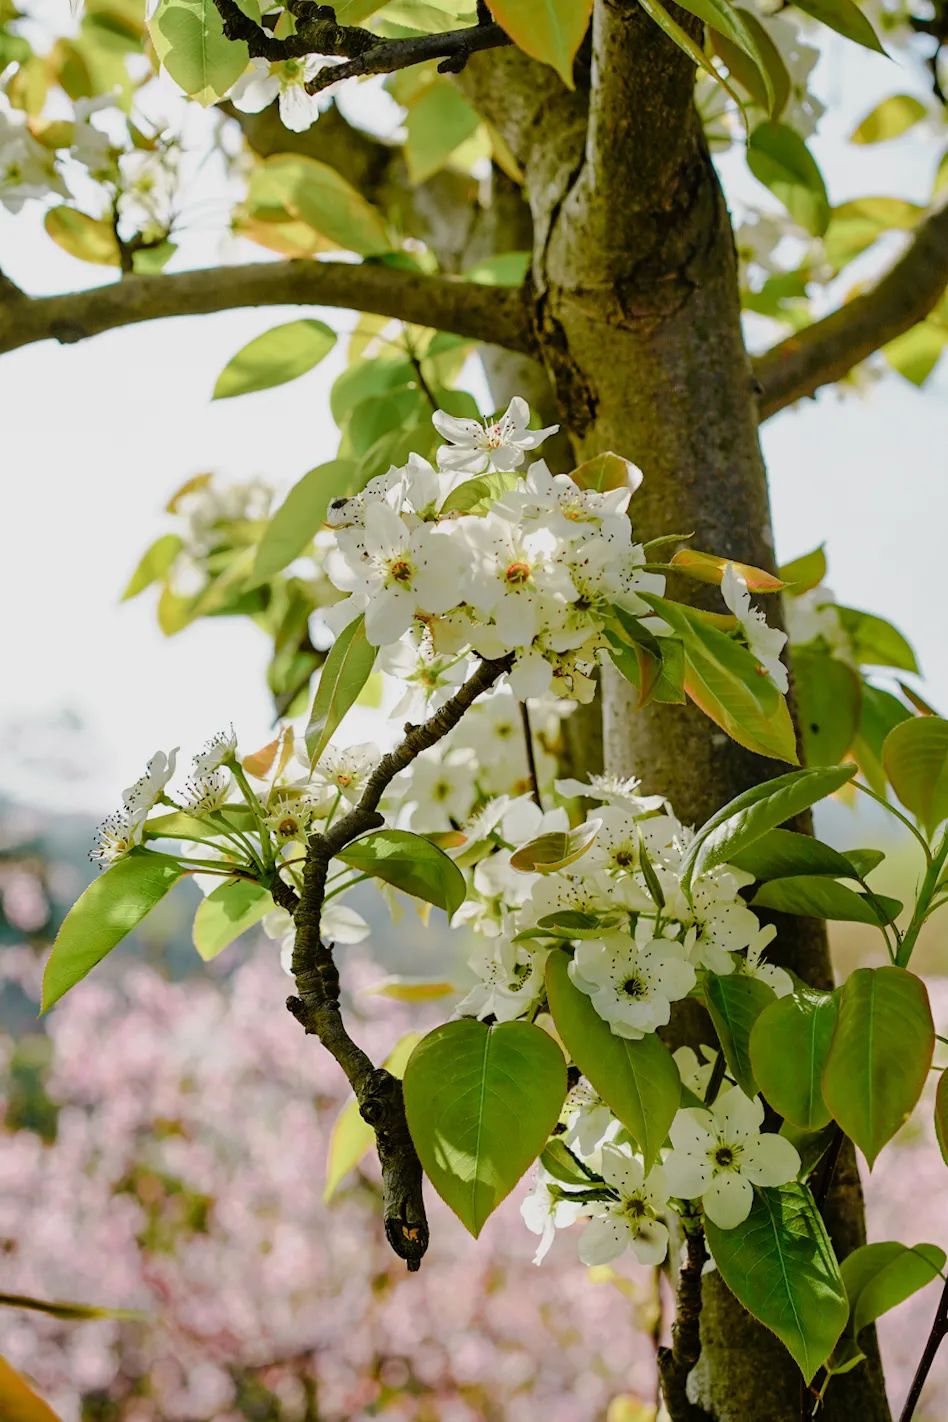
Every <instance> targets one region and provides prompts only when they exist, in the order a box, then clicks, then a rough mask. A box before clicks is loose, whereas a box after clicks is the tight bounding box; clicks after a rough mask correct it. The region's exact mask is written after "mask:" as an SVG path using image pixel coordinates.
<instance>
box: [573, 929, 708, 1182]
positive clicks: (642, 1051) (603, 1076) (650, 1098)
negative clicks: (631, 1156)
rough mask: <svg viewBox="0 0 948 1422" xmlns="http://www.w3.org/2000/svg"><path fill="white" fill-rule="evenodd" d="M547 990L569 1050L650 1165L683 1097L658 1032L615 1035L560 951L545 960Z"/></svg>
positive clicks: (672, 1064)
mask: <svg viewBox="0 0 948 1422" xmlns="http://www.w3.org/2000/svg"><path fill="white" fill-rule="evenodd" d="M546 990H547V996H548V998H549V1003H550V1012H551V1013H552V1016H553V1021H554V1022H555V1024H556V1030H557V1032H558V1033H559V1035H560V1037H561V1038H562V1040H563V1042H564V1044H565V1046H566V1049H567V1051H568V1052H569V1054H570V1056H571V1057H572V1059H573V1061H574V1062H575V1063H576V1065H577V1066H578V1067H579V1069H580V1071H581V1072H582V1073H583V1075H584V1076H585V1077H586V1078H587V1079H588V1081H589V1082H590V1083H591V1085H592V1087H593V1089H594V1090H595V1091H596V1092H598V1094H599V1095H600V1096H601V1097H602V1099H603V1101H605V1103H606V1105H607V1106H608V1107H609V1108H610V1110H611V1111H612V1112H613V1113H614V1114H615V1116H616V1117H617V1118H618V1120H620V1121H621V1122H622V1124H623V1126H625V1128H626V1130H627V1131H628V1132H629V1134H630V1135H631V1136H632V1138H633V1140H634V1141H635V1142H636V1144H637V1145H638V1146H639V1149H640V1150H641V1151H642V1154H643V1156H644V1158H645V1163H646V1169H648V1167H649V1166H650V1165H652V1164H653V1163H654V1161H655V1160H656V1159H657V1157H658V1152H659V1150H660V1149H661V1147H662V1146H663V1145H664V1143H665V1141H666V1139H667V1136H668V1129H669V1127H670V1126H671V1123H672V1120H673V1119H674V1116H675V1112H676V1111H677V1110H678V1105H679V1102H680V1100H681V1078H680V1077H679V1075H678V1068H677V1066H676V1065H675V1062H674V1060H673V1059H672V1056H671V1053H670V1052H669V1051H668V1048H667V1047H666V1046H665V1044H664V1043H663V1042H662V1041H661V1039H660V1038H659V1037H658V1036H657V1035H656V1034H654V1033H651V1034H649V1036H647V1037H643V1038H641V1040H640V1041H630V1040H628V1039H627V1038H624V1037H616V1036H614V1035H613V1033H612V1032H611V1031H610V1029H609V1027H608V1025H607V1024H606V1023H605V1022H604V1021H603V1019H602V1018H601V1017H600V1016H599V1014H598V1012H597V1011H596V1009H595V1008H594V1007H593V1005H592V1001H591V1000H590V998H589V997H588V996H587V994H586V993H584V992H580V990H579V988H577V987H575V986H574V984H573V983H572V982H571V980H570V976H569V959H568V957H567V955H566V954H565V953H563V952H561V951H559V950H556V951H554V952H553V953H551V954H550V956H549V958H548V959H547V964H546Z"/></svg>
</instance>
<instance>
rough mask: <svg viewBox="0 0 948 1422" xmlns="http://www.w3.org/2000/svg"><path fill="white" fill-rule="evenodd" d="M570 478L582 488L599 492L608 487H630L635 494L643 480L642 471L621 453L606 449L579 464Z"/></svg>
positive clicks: (602, 492)
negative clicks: (602, 452)
mask: <svg viewBox="0 0 948 1422" xmlns="http://www.w3.org/2000/svg"><path fill="white" fill-rule="evenodd" d="M570 478H571V479H572V481H573V483H574V484H578V485H579V487H580V488H581V489H592V490H594V491H595V492H596V493H597V494H604V493H605V492H606V491H607V490H608V489H630V490H631V491H632V493H633V494H634V493H635V491H636V489H637V488H638V487H639V485H640V484H641V482H642V471H641V469H639V467H638V466H637V465H635V464H633V463H631V461H630V460H628V459H623V457H622V455H621V454H613V453H612V451H611V450H606V452H605V453H604V454H596V455H594V456H593V457H592V459H587V460H586V461H585V462H584V463H583V464H580V465H578V466H577V468H575V469H574V470H573V472H572V474H571V475H570Z"/></svg>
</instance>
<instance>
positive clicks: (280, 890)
mask: <svg viewBox="0 0 948 1422" xmlns="http://www.w3.org/2000/svg"><path fill="white" fill-rule="evenodd" d="M510 665H511V658H510V657H505V658H503V659H502V660H499V661H482V662H481V664H480V666H479V667H478V668H477V670H476V671H475V672H474V673H473V675H472V676H470V677H469V678H468V680H467V681H466V682H465V683H464V685H463V686H461V687H460V688H459V689H458V691H456V692H455V694H454V696H452V697H451V699H450V700H449V701H446V702H445V704H444V705H443V706H442V707H441V708H440V710H439V711H436V712H435V714H434V715H433V716H432V717H431V718H430V719H429V720H427V721H425V722H424V724H423V725H421V726H407V727H406V734H405V739H404V740H403V741H402V742H401V744H400V745H398V746H396V748H395V749H394V750H393V751H390V752H389V753H388V754H387V755H384V756H383V757H382V759H381V760H380V761H379V763H378V765H377V766H376V768H375V770H374V771H373V772H372V775H371V776H370V777H369V779H368V781H367V782H366V786H365V789H364V791H363V792H362V798H361V799H360V800H359V803H358V804H357V805H355V806H354V807H353V809H351V810H350V811H349V813H348V814H347V815H344V816H343V818H342V819H341V820H339V821H338V822H337V823H336V824H334V825H333V826H332V827H331V829H329V830H328V831H327V832H326V833H325V834H315V835H313V836H312V837H311V838H310V840H309V844H308V846H307V853H306V867H305V869H304V870H303V891H302V894H301V895H300V898H299V902H298V903H297V904H296V905H295V923H296V939H295V942H294V945H293V959H292V964H291V967H292V972H293V976H294V978H295V979H296V988H297V992H298V994H299V995H298V996H296V997H290V998H288V999H287V1003H286V1005H287V1007H288V1009H289V1010H290V1012H291V1013H292V1014H293V1016H294V1017H295V1018H296V1020H297V1021H298V1022H299V1023H300V1024H301V1025H302V1027H303V1028H304V1030H305V1031H306V1032H308V1033H311V1034H313V1035H314V1036H317V1037H318V1038H319V1040H320V1042H321V1043H322V1044H323V1046H324V1047H325V1048H326V1050H327V1051H328V1052H329V1053H330V1055H331V1056H333V1057H335V1059H336V1061H337V1062H338V1063H339V1065H340V1066H341V1067H342V1069H343V1071H344V1072H345V1074H346V1077H347V1078H348V1081H349V1084H350V1086H351V1087H352V1090H353V1092H354V1093H355V1098H356V1101H357V1102H358V1105H359V1112H360V1114H361V1115H362V1117H363V1119H364V1120H365V1121H367V1122H368V1124H369V1125H370V1126H371V1127H372V1129H373V1130H374V1131H375V1139H376V1146H377V1149H378V1155H379V1162H380V1164H381V1167H382V1196H383V1205H382V1208H383V1213H384V1219H385V1233H386V1236H387V1238H388V1241H389V1243H390V1244H391V1246H392V1248H393V1249H394V1251H395V1253H396V1254H397V1255H398V1256H399V1258H401V1259H404V1260H405V1261H406V1263H407V1265H408V1268H409V1270H411V1271H414V1270H416V1269H418V1268H419V1266H420V1264H421V1260H422V1258H423V1256H424V1254H425V1251H426V1249H427V1248H428V1222H427V1218H426V1215H425V1204H424V1196H423V1192H422V1179H423V1177H422V1170H421V1162H420V1161H419V1159H418V1155H417V1152H416V1150H415V1147H414V1144H413V1142H412V1139H411V1135H410V1133H409V1130H408V1123H407V1121H406V1119H405V1105H404V1101H403V1098H402V1084H401V1082H400V1081H399V1080H398V1078H397V1077H395V1076H392V1074H391V1073H390V1072H388V1071H386V1070H385V1069H384V1067H381V1068H376V1067H375V1066H374V1064H373V1063H372V1061H371V1060H370V1058H369V1057H368V1056H366V1054H365V1052H364V1051H363V1050H362V1048H361V1047H359V1046H358V1045H357V1044H356V1042H354V1041H353V1039H352V1037H351V1036H350V1035H349V1032H348V1030H347V1029H346V1025H345V1023H344V1021H343V1018H342V1012H341V1010H340V1005H339V972H338V969H337V968H336V964H335V961H334V959H333V945H332V944H331V943H326V942H324V941H323V937H322V932H321V926H320V919H321V915H322V906H323V901H324V899H325V897H326V877H327V874H328V871H329V863H330V860H331V859H332V858H333V856H334V855H336V854H338V853H339V851H340V850H341V849H342V848H344V847H345V845H347V844H348V843H349V842H350V841H351V840H353V839H355V838H356V837H357V836H358V835H360V834H363V833H364V832H365V831H366V830H371V829H375V828H377V827H378V826H379V825H380V824H382V823H383V819H382V816H381V815H380V814H379V811H378V807H379V803H380V801H381V799H382V796H383V795H384V793H385V791H386V789H387V788H388V786H389V785H390V784H391V782H392V781H393V780H394V779H395V776H396V775H398V773H399V771H402V770H405V769H406V768H407V767H408V766H409V765H410V764H411V763H412V761H413V760H414V759H415V758H416V756H418V755H420V754H421V752H422V751H423V750H427V749H428V748H429V747H430V746H433V745H435V744H436V743H437V742H438V741H440V740H442V739H443V737H444V736H446V735H447V734H448V732H449V731H451V730H453V728H454V727H455V726H456V725H457V723H458V722H459V721H460V719H461V717H462V716H463V715H464V713H465V712H466V711H467V710H468V708H469V707H470V706H471V705H472V704H473V703H474V702H475V701H476V700H477V698H478V696H480V694H481V693H482V692H484V691H487V690H489V688H490V687H491V686H493V684H494V682H496V681H497V680H498V678H499V677H501V676H502V675H503V674H504V672H506V671H509V669H510ZM272 891H273V893H274V897H275V898H276V899H277V902H279V903H280V904H281V906H282V907H284V908H290V907H291V905H292V904H293V900H294V899H295V898H296V895H295V893H294V891H293V890H292V889H290V888H288V886H287V885H285V884H283V883H282V881H281V882H278V883H276V884H274V886H273V890H272Z"/></svg>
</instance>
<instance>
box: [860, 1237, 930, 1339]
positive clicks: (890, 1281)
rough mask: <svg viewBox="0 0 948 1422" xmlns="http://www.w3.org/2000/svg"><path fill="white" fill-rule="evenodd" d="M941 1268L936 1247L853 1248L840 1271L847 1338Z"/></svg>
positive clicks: (881, 1245)
mask: <svg viewBox="0 0 948 1422" xmlns="http://www.w3.org/2000/svg"><path fill="white" fill-rule="evenodd" d="M944 1267H945V1251H944V1250H943V1249H939V1248H938V1246H937V1245H936V1244H916V1245H915V1246H914V1247H913V1248H909V1247H908V1246H907V1245H905V1244H898V1243H896V1242H895V1241H894V1240H891V1241H886V1242H883V1243H879V1244H864V1245H862V1246H861V1248H859V1249H854V1250H853V1252H852V1254H850V1255H848V1256H847V1257H846V1258H845V1259H844V1260H843V1263H842V1265H841V1268H840V1272H841V1274H842V1276H843V1283H844V1285H845V1286H846V1294H847V1297H848V1299H849V1325H848V1328H847V1332H848V1333H849V1335H850V1336H851V1337H852V1338H853V1339H855V1338H857V1337H858V1335H859V1334H860V1333H861V1332H862V1330H863V1329H864V1328H866V1327H867V1326H868V1325H869V1324H870V1323H874V1322H875V1321H876V1319H877V1318H881V1317H882V1315H883V1314H884V1313H888V1312H889V1310H890V1309H893V1308H898V1306H899V1304H900V1303H904V1302H905V1300H906V1299H908V1298H911V1296H912V1295H913V1294H916V1293H918V1291H919V1289H924V1288H925V1286H926V1284H930V1283H931V1282H932V1280H933V1279H937V1278H938V1275H939V1274H940V1272H941V1270H942V1269H944Z"/></svg>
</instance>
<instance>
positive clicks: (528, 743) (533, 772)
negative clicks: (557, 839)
mask: <svg viewBox="0 0 948 1422" xmlns="http://www.w3.org/2000/svg"><path fill="white" fill-rule="evenodd" d="M517 704H518V706H519V707H520V721H521V724H522V726H523V743H524V746H525V747H526V752H527V772H528V774H529V776H530V794H531V795H532V796H533V801H534V804H535V805H536V807H537V809H538V810H540V811H541V812H542V810H543V801H542V800H541V799H540V781H539V779H538V777H537V757H536V750H535V748H534V744H533V728H532V726H531V724H530V708H529V707H528V706H527V703H526V702H525V701H519V702H518V703H517Z"/></svg>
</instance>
